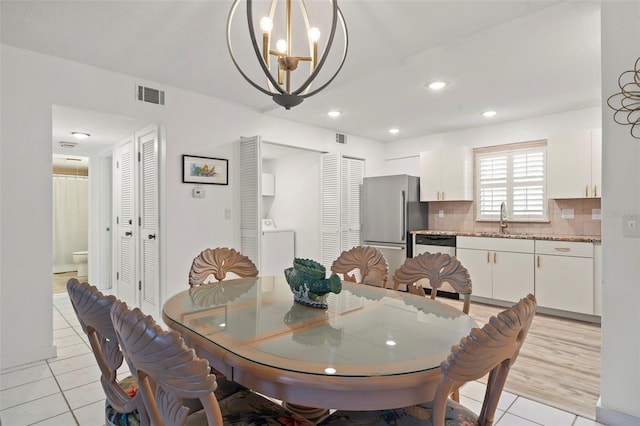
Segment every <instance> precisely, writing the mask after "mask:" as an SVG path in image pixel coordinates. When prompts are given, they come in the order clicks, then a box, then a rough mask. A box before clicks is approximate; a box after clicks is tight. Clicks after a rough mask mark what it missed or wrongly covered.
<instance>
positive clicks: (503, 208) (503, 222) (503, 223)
mask: <svg viewBox="0 0 640 426" xmlns="http://www.w3.org/2000/svg"><path fill="white" fill-rule="evenodd" d="M508 227H509V224H508V223H507V204H506V203H505V202H504V201H503V202H502V204H500V233H501V234H504V233H506V232H507V228H508Z"/></svg>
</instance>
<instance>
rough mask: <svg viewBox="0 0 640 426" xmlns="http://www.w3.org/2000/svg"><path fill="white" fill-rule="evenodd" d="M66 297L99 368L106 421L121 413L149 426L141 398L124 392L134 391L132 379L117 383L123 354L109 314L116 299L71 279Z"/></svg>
mask: <svg viewBox="0 0 640 426" xmlns="http://www.w3.org/2000/svg"><path fill="white" fill-rule="evenodd" d="M67 293H68V294H69V299H71V305H72V306H73V310H74V311H75V313H76V316H77V317H78V321H79V322H80V325H81V326H82V330H83V331H84V332H85V333H86V334H87V337H88V338H89V344H90V345H91V349H92V350H93V355H94V356H95V358H96V362H97V363H98V367H99V368H100V372H101V377H100V382H101V383H102V388H103V389H104V393H105V396H106V397H107V402H108V403H109V405H110V406H111V408H109V407H107V413H106V415H107V417H109V416H110V415H116V416H118V413H119V414H121V415H120V416H118V417H120V418H122V417H123V416H122V414H125V413H130V415H132V416H134V417H136V414H137V415H138V416H139V417H140V421H141V422H142V423H143V424H149V421H148V418H147V416H146V412H145V410H144V404H143V402H142V399H141V397H140V396H139V395H138V394H136V395H135V396H134V397H133V398H132V397H131V396H129V393H127V390H129V392H130V393H133V392H134V390H135V389H137V384H136V381H135V379H134V378H132V377H129V378H127V379H124V380H122V381H118V379H117V374H118V369H119V368H120V367H121V366H122V362H123V354H122V351H121V350H120V346H119V344H118V339H117V337H116V333H115V330H114V328H113V324H112V322H111V316H110V311H111V307H112V306H113V304H114V303H116V302H117V300H118V299H116V297H115V296H112V295H109V296H106V295H104V294H102V293H101V292H100V290H98V289H97V288H96V287H94V286H92V285H90V284H88V283H86V282H85V283H81V282H79V281H78V280H77V279H75V278H71V279H70V280H69V281H68V282H67ZM111 409H112V410H113V413H111V411H112V410H111ZM124 417H127V416H124Z"/></svg>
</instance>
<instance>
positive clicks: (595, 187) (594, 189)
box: [593, 185, 598, 197]
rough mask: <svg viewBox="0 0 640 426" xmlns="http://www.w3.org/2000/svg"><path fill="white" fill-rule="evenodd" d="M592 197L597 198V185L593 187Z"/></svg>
mask: <svg viewBox="0 0 640 426" xmlns="http://www.w3.org/2000/svg"><path fill="white" fill-rule="evenodd" d="M593 196H594V197H597V196H598V185H593Z"/></svg>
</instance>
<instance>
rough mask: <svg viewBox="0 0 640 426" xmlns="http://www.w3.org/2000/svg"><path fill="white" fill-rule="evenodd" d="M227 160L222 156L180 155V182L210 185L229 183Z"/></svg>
mask: <svg viewBox="0 0 640 426" xmlns="http://www.w3.org/2000/svg"><path fill="white" fill-rule="evenodd" d="M228 165H229V160H225V159H224V158H211V157H198V156H195V155H183V156H182V182H184V183H199V184H205V183H206V184H212V185H228V184H229V168H228Z"/></svg>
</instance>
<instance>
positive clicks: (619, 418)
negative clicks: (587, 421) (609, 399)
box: [596, 398, 640, 426]
mask: <svg viewBox="0 0 640 426" xmlns="http://www.w3.org/2000/svg"><path fill="white" fill-rule="evenodd" d="M596 421H597V422H598V423H602V424H604V425H616V426H638V425H640V417H635V416H631V415H629V414H625V413H621V412H619V411H615V410H611V409H609V408H605V407H603V406H602V405H601V404H600V398H598V403H597V404H596Z"/></svg>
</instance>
